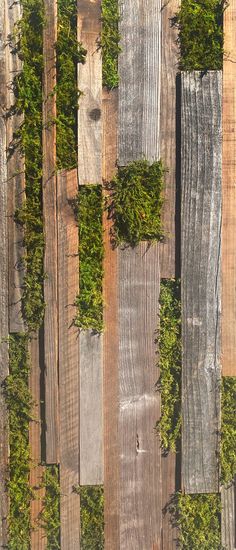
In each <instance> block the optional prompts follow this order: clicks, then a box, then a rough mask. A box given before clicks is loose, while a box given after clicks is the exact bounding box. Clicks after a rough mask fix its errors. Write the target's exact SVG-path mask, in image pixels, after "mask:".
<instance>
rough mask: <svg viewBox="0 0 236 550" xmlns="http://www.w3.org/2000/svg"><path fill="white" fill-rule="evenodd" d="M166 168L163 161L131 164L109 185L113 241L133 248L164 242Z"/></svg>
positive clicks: (109, 210)
mask: <svg viewBox="0 0 236 550" xmlns="http://www.w3.org/2000/svg"><path fill="white" fill-rule="evenodd" d="M163 178H164V168H163V164H162V162H161V161H158V162H154V163H153V164H150V163H149V162H148V161H147V160H139V161H136V162H131V163H130V164H128V165H127V166H125V167H124V168H123V167H122V168H118V172H117V175H116V176H115V177H114V179H113V180H112V181H111V182H110V183H109V184H108V189H110V191H111V194H110V197H109V199H108V201H107V205H106V208H107V210H108V216H109V218H112V219H113V222H114V225H113V231H112V241H113V244H115V245H119V244H124V243H126V244H127V245H130V246H132V247H134V246H136V245H137V244H138V243H139V242H140V241H143V240H147V241H153V240H154V241H160V240H161V239H162V238H163V229H162V224H161V208H162V205H163Z"/></svg>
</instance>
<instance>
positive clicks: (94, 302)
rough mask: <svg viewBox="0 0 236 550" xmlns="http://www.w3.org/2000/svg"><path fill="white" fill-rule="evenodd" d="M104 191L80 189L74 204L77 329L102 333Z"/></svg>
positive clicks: (85, 187) (89, 187) (99, 189)
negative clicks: (76, 246) (77, 251)
mask: <svg viewBox="0 0 236 550" xmlns="http://www.w3.org/2000/svg"><path fill="white" fill-rule="evenodd" d="M102 204H103V203H102V188H101V186H100V185H90V186H88V185H85V186H82V187H80V190H79V194H78V196H77V199H76V201H75V209H76V215H77V217H78V218H77V219H78V225H79V295H78V297H77V299H76V305H77V307H78V315H77V317H76V320H75V324H76V326H78V327H79V328H81V329H93V330H94V331H96V332H100V331H101V330H102V329H103V297H102V280H103V230H102V212H103V207H102Z"/></svg>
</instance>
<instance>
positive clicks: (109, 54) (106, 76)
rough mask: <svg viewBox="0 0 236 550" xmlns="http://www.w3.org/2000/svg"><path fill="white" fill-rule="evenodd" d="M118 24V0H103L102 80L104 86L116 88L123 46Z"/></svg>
mask: <svg viewBox="0 0 236 550" xmlns="http://www.w3.org/2000/svg"><path fill="white" fill-rule="evenodd" d="M118 24H119V7H118V1H117V0H102V33H101V39H100V46H101V48H102V80H103V86H106V87H107V88H108V89H112V88H116V87H117V86H118V84H119V74H118V55H119V52H120V51H121V48H120V46H119V42H120V34H119V29H118Z"/></svg>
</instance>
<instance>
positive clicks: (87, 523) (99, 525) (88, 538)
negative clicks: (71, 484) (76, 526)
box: [79, 486, 104, 550]
mask: <svg viewBox="0 0 236 550" xmlns="http://www.w3.org/2000/svg"><path fill="white" fill-rule="evenodd" d="M79 492H80V524H81V539H80V548H81V550H103V548H104V511H103V508H104V496H103V487H101V486H97V487H93V486H89V487H88V486H87V487H80V488H79Z"/></svg>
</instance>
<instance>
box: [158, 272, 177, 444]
mask: <svg viewBox="0 0 236 550" xmlns="http://www.w3.org/2000/svg"><path fill="white" fill-rule="evenodd" d="M158 343H159V367H160V378H159V380H158V383H157V387H158V388H159V389H160V391H161V418H160V420H159V421H158V422H157V429H158V431H159V433H160V438H161V445H162V448H163V450H164V451H169V450H170V449H171V450H172V451H175V450H176V443H177V441H178V438H179V437H180V429H181V416H180V410H181V302H180V282H179V281H177V280H174V279H173V280H171V279H165V280H162V282H161V288H160V326H159V331H158Z"/></svg>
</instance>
